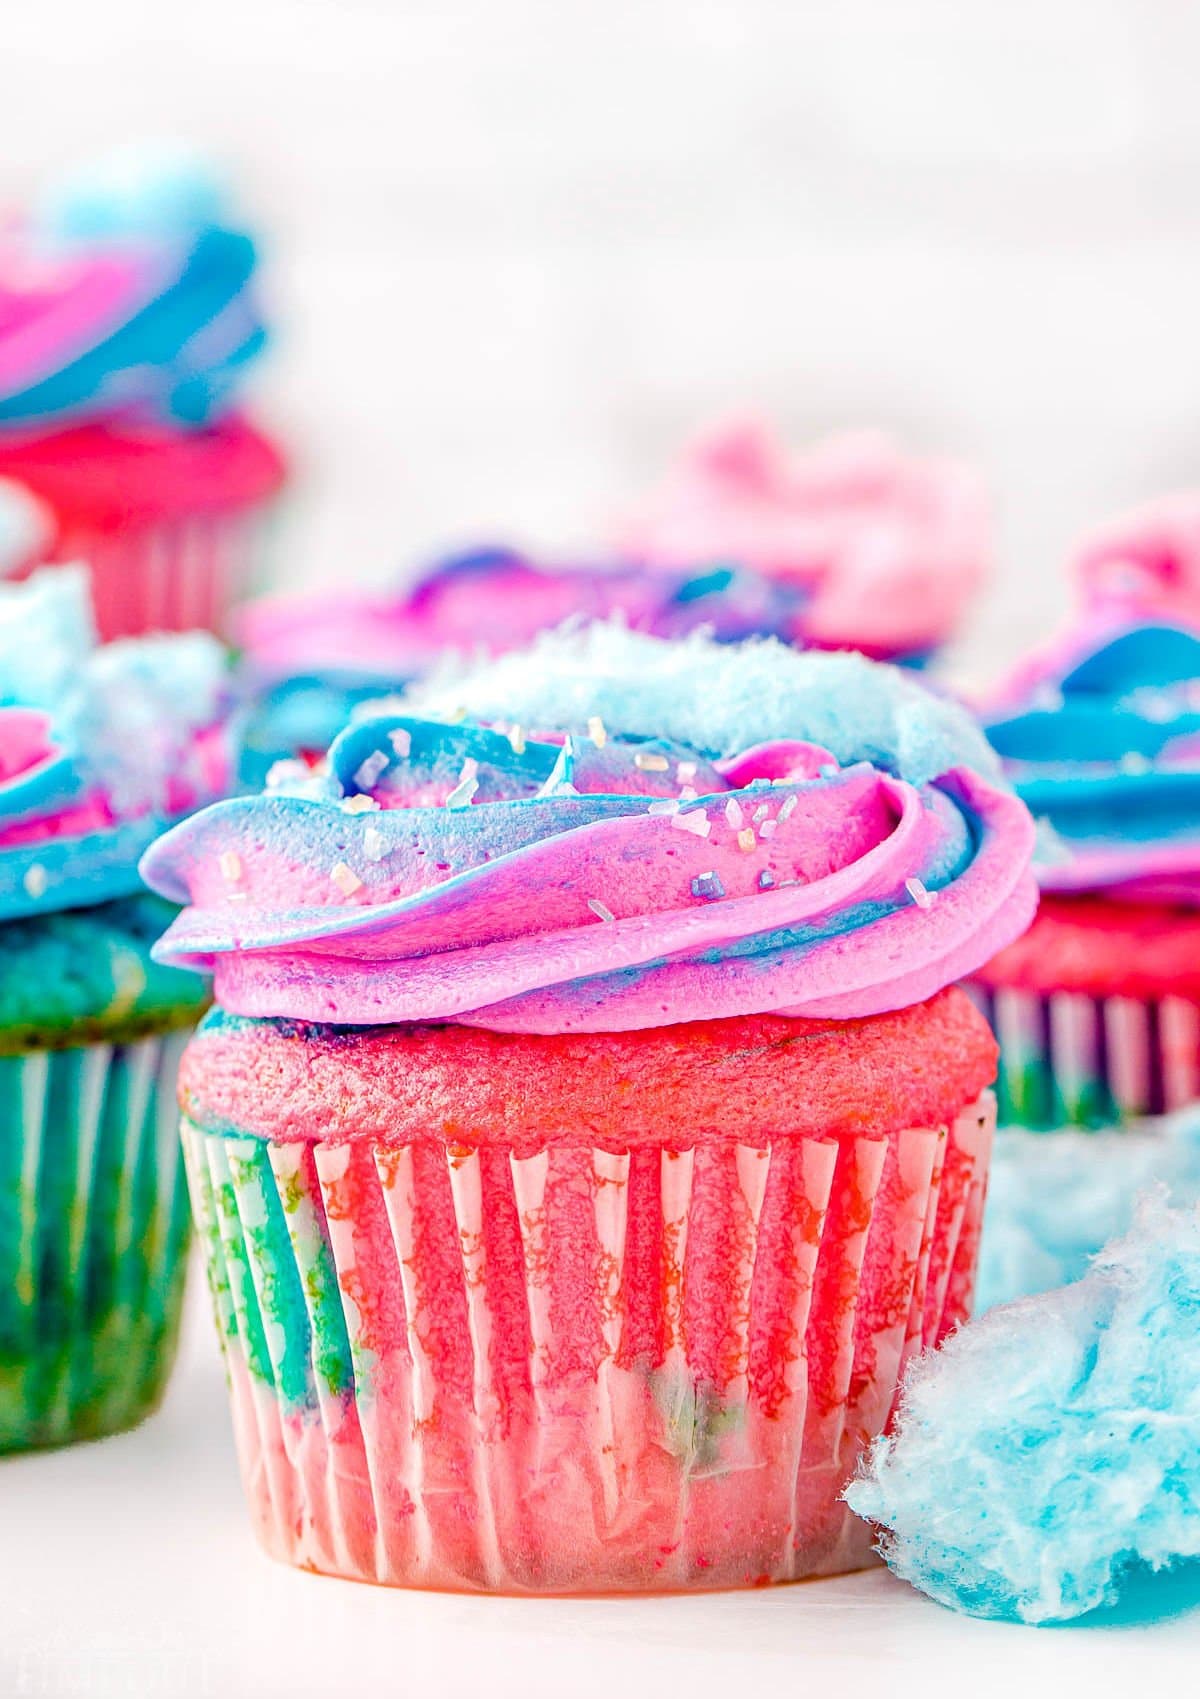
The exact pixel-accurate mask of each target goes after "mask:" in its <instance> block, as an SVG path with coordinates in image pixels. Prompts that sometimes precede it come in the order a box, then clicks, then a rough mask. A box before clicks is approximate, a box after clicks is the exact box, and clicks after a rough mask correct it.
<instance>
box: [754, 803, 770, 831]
mask: <svg viewBox="0 0 1200 1699" xmlns="http://www.w3.org/2000/svg"><path fill="white" fill-rule="evenodd" d="M770 812H771V811H770V809H769V808H768V807H767V805H766V803H765V802H760V803H759V805H758V807H757V808H756V809H755V810H754V813H753V814H752V815H751V817H750V818H751V819H752V820H753V821H754V824H755V825H756V826H757V825H758V823H759V821H760V820H765V819H766V817H767V815H768V814H769V813H770Z"/></svg>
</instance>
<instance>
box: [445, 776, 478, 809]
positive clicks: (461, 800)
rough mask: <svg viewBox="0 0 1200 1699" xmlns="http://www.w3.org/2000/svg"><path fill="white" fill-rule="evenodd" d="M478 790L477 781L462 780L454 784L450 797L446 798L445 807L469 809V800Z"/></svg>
mask: <svg viewBox="0 0 1200 1699" xmlns="http://www.w3.org/2000/svg"><path fill="white" fill-rule="evenodd" d="M478 789H479V780H478V779H462V780H460V782H459V783H458V784H456V785H455V787H454V789H453V790H452V791H451V792H450V795H449V796H448V797H447V798H446V807H447V808H468V807H470V803H471V798H472V797H473V796H474V795H475V792H476V791H477V790H478Z"/></svg>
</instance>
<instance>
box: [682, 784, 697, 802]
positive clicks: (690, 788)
mask: <svg viewBox="0 0 1200 1699" xmlns="http://www.w3.org/2000/svg"><path fill="white" fill-rule="evenodd" d="M698 795H699V792H698V791H697V790H696V787H695V786H694V785H684V786H683V788H682V790H681V791H680V792H679V800H680V801H681V802H695V800H696V797H697V796H698Z"/></svg>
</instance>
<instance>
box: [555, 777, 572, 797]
mask: <svg viewBox="0 0 1200 1699" xmlns="http://www.w3.org/2000/svg"><path fill="white" fill-rule="evenodd" d="M550 794H551V796H578V795H579V791H578V789H577V787H576V786H575V785H573V784H572V783H571V781H570V779H560V780H559V781H558V783H557V784H556V785H555V787H554V789H553V790H552V791H551V793H550Z"/></svg>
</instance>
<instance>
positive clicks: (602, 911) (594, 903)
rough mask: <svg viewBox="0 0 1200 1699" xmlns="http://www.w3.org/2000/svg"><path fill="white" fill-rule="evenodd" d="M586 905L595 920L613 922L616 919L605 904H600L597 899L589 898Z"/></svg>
mask: <svg viewBox="0 0 1200 1699" xmlns="http://www.w3.org/2000/svg"><path fill="white" fill-rule="evenodd" d="M587 905H588V907H589V908H590V909H591V911H592V913H593V914H594V915H595V916H596V919H597V920H615V919H616V918H617V917H616V915H615V914H614V913H613V911H612V910H611V909H610V908H609V906H608V904H607V903H602V902H601V901H600V899H599V897H589V898H588V900H587Z"/></svg>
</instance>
